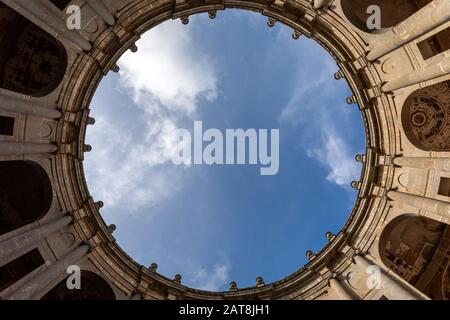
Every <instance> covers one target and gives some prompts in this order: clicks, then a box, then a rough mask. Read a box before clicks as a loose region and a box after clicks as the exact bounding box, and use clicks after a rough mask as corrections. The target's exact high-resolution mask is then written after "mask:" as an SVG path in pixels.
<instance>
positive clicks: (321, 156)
mask: <svg viewBox="0 0 450 320" xmlns="http://www.w3.org/2000/svg"><path fill="white" fill-rule="evenodd" d="M323 141H325V143H324V145H323V147H321V148H315V149H308V150H306V154H307V155H308V157H310V158H314V159H317V160H319V161H320V163H321V164H322V165H324V166H326V167H328V168H329V169H330V172H329V174H328V176H327V180H328V181H331V182H333V183H335V184H337V185H339V186H343V187H348V186H349V184H350V182H351V181H352V180H355V179H356V178H357V177H358V174H359V172H360V168H358V165H357V164H356V162H355V160H354V157H353V156H352V155H351V153H350V150H349V147H348V145H347V144H346V143H345V141H343V140H342V138H341V137H339V136H337V135H334V134H332V133H330V132H328V133H326V136H325V137H324V139H323Z"/></svg>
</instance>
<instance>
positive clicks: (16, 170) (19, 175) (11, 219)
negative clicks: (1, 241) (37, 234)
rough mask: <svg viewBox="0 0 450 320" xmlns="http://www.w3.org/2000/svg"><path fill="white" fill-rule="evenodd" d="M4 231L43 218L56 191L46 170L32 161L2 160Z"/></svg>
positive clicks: (0, 198)
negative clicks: (53, 191) (53, 190)
mask: <svg viewBox="0 0 450 320" xmlns="http://www.w3.org/2000/svg"><path fill="white" fill-rule="evenodd" d="M0 177H1V179H0V234H5V233H7V232H10V231H12V230H15V229H17V228H20V227H23V226H25V225H27V224H30V223H32V222H34V221H37V220H39V219H41V218H42V217H43V216H45V214H46V213H47V212H48V210H49V209H50V206H51V203H52V198H53V193H52V185H51V182H50V179H49V177H48V175H47V173H46V172H45V170H44V169H43V168H42V167H41V166H40V165H39V164H37V163H34V162H32V161H2V162H0Z"/></svg>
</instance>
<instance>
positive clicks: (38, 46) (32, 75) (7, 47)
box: [0, 3, 67, 97]
mask: <svg viewBox="0 0 450 320" xmlns="http://www.w3.org/2000/svg"><path fill="white" fill-rule="evenodd" d="M0 45H1V47H2V50H1V53H0V87H1V88H4V89H7V90H11V91H14V92H17V93H21V94H26V95H31V96H38V97H41V96H45V95H47V94H49V93H50V92H52V91H53V90H55V89H56V87H58V85H59V84H60V82H61V80H62V78H63V76H64V72H65V71H66V67H67V54H66V50H65V49H64V47H63V46H62V44H61V43H59V42H58V41H57V40H56V39H55V38H54V37H52V36H51V35H50V34H48V33H47V32H46V31H44V30H42V29H41V28H39V27H38V26H36V25H35V24H34V23H32V22H31V21H29V20H27V19H26V18H24V17H23V16H21V15H20V14H18V13H16V12H15V11H14V10H12V9H10V8H9V7H7V6H6V5H4V4H3V3H0Z"/></svg>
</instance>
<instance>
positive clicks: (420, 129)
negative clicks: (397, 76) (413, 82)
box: [402, 80, 450, 151]
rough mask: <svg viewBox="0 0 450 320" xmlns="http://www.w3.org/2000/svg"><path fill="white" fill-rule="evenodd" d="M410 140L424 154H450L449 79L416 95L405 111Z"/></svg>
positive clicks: (413, 95)
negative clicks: (427, 152) (431, 152)
mask: <svg viewBox="0 0 450 320" xmlns="http://www.w3.org/2000/svg"><path fill="white" fill-rule="evenodd" d="M402 124H403V129H404V131H405V134H406V136H407V137H408V139H409V141H411V143H412V144H413V145H415V146H416V147H417V148H419V149H422V150H425V151H450V80H449V81H445V82H441V83H438V84H435V85H432V86H428V87H426V88H423V89H419V90H417V91H415V92H413V93H412V94H411V95H410V96H409V97H408V98H407V99H406V101H405V103H404V105H403V109H402Z"/></svg>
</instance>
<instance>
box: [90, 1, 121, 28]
mask: <svg viewBox="0 0 450 320" xmlns="http://www.w3.org/2000/svg"><path fill="white" fill-rule="evenodd" d="M87 3H88V4H89V6H90V7H91V8H92V9H93V10H94V11H95V13H97V14H98V15H99V16H100V17H102V19H103V20H104V21H105V22H106V24H108V25H110V26H112V25H114V24H115V23H116V19H115V18H114V16H113V15H112V13H111V12H110V11H109V10H108V8H107V7H106V5H105V3H104V2H103V0H87Z"/></svg>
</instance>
